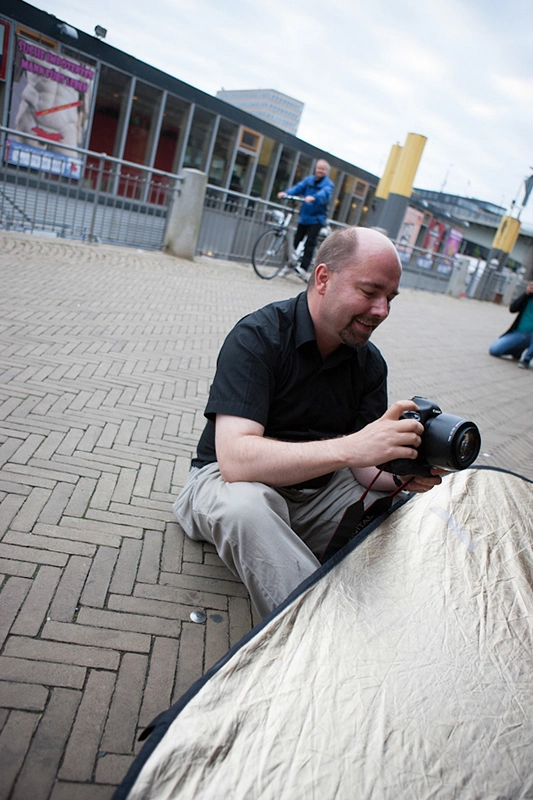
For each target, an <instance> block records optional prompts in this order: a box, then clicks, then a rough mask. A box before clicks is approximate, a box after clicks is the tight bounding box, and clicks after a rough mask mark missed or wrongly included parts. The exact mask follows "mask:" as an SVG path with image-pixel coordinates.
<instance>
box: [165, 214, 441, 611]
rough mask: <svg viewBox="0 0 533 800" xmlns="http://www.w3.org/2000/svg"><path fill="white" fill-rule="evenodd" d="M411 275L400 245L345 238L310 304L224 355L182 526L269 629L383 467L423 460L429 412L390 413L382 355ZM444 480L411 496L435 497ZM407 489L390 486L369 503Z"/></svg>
mask: <svg viewBox="0 0 533 800" xmlns="http://www.w3.org/2000/svg"><path fill="white" fill-rule="evenodd" d="M400 275H401V266H400V261H399V258H398V253H397V251H396V249H395V247H394V245H393V244H392V243H391V242H390V240H389V239H388V238H387V237H385V236H383V235H382V234H381V233H378V232H377V231H374V230H370V229H368V228H344V229H340V230H338V231H336V232H335V233H333V234H331V235H330V236H329V237H328V238H327V239H326V240H325V241H324V242H323V243H322V245H321V247H320V248H319V251H318V253H317V258H316V266H315V269H314V273H313V275H312V276H311V279H310V281H309V284H308V287H307V292H302V293H301V294H299V295H298V296H296V297H292V298H290V299H289V300H282V301H279V302H276V303H271V304H270V305H268V306H265V307H264V308H262V309H259V310H258V311H255V312H253V313H252V314H249V315H248V316H246V317H244V318H243V319H242V320H240V322H238V323H237V325H236V326H235V327H234V328H233V330H232V331H231V332H230V333H229V334H228V336H227V338H226V340H225V342H224V344H223V346H222V348H221V351H220V354H219V358H218V363H217V370H216V374H215V378H214V380H213V384H212V386H211V391H210V395H209V400H208V403H207V407H206V410H205V416H206V417H207V424H206V426H205V428H204V431H203V433H202V436H201V438H200V441H199V444H198V450H197V455H196V458H195V459H193V461H192V468H191V472H190V473H189V477H188V479H187V482H186V484H185V486H184V488H183V490H182V492H181V493H180V495H179V497H178V499H177V500H176V502H175V504H174V513H175V515H176V518H177V519H178V521H179V523H180V524H181V526H182V527H183V529H184V530H185V532H186V534H187V535H188V536H189V537H190V538H191V539H194V540H197V541H201V540H205V541H208V542H211V543H213V544H214V545H215V547H216V548H217V551H218V553H219V555H220V557H221V558H222V560H223V561H224V563H225V564H226V565H227V566H228V567H229V569H230V570H231V571H232V572H233V573H234V574H235V575H238V576H239V577H240V578H241V580H242V581H243V582H244V583H245V585H246V586H247V588H248V591H249V592H250V595H251V598H252V601H253V603H254V605H255V607H256V609H257V610H258V612H259V613H260V614H261V615H265V614H267V613H268V612H269V611H271V610H272V609H274V608H275V607H276V606H277V605H278V604H279V603H281V602H282V601H283V600H284V599H285V598H286V597H287V596H288V595H289V594H290V592H291V591H292V590H293V589H294V588H296V586H298V584H299V583H301V581H302V580H304V579H305V578H307V577H308V576H309V575H311V574H312V573H313V572H314V571H315V570H316V569H317V567H318V566H319V560H318V559H319V557H320V554H321V553H322V552H323V551H324V549H325V547H326V545H327V543H328V542H329V539H330V538H331V536H332V534H333V532H334V531H335V529H336V527H337V525H338V523H339V521H340V519H341V518H342V515H343V513H344V511H345V510H346V508H347V507H348V506H349V505H351V504H352V503H354V502H355V501H356V500H358V499H359V497H360V496H361V494H362V493H363V491H364V488H365V487H368V486H369V485H370V483H371V482H372V480H373V479H374V478H375V477H376V475H377V474H378V472H379V470H378V469H377V465H378V464H382V463H384V462H386V461H389V460H392V459H397V458H412V459H414V458H416V456H417V450H416V448H417V447H418V446H419V445H420V442H421V436H422V433H423V426H422V425H421V424H420V423H419V422H418V421H416V420H412V419H400V417H401V415H402V413H403V412H404V411H406V410H408V409H415V408H416V406H415V404H414V403H413V402H412V401H411V400H403V401H399V402H396V403H394V404H393V405H391V406H390V407H389V408H387V366H386V364H385V361H384V359H383V357H382V355H381V353H380V352H379V350H378V349H377V348H376V347H375V346H374V345H373V344H372V343H371V342H370V341H369V339H370V337H371V335H372V333H373V331H374V330H375V328H377V326H378V325H380V324H381V323H382V322H384V321H385V320H386V318H387V317H388V315H389V310H390V304H391V302H392V301H393V300H394V298H395V297H396V295H397V294H398V285H399V282H400ZM439 475H440V473H438V471H436V470H435V474H434V475H433V476H431V477H427V478H422V477H416V478H413V480H412V482H411V483H410V485H409V489H410V490H412V491H414V492H426V491H428V490H429V489H431V488H432V487H433V486H435V485H436V484H438V483H440V481H441V478H440V476H439ZM394 488H395V484H394V480H393V477H392V476H391V475H389V474H388V473H383V474H381V475H379V477H378V478H377V480H376V482H375V483H374V484H373V487H372V489H373V490H376V491H371V492H370V493H369V495H368V498H367V500H368V503H370V502H372V501H373V500H375V499H377V498H378V497H380V496H382V493H383V492H385V493H390V492H391V491H392V490H393V489H394Z"/></svg>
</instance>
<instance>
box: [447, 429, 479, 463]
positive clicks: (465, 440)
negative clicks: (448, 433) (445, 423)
mask: <svg viewBox="0 0 533 800" xmlns="http://www.w3.org/2000/svg"><path fill="white" fill-rule="evenodd" d="M480 445H481V439H480V436H479V431H478V429H477V428H476V427H475V426H471V427H466V428H463V429H462V430H460V431H459V432H458V434H457V436H456V437H455V439H454V441H453V442H452V448H453V453H454V457H455V460H456V462H457V464H458V469H465V468H466V467H469V466H470V464H472V463H473V462H474V461H475V460H476V458H477V455H478V453H479V448H480Z"/></svg>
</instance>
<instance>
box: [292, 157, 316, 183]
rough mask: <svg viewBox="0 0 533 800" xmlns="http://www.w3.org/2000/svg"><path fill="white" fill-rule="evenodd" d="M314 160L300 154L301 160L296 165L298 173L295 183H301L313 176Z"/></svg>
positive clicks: (296, 173)
mask: <svg viewBox="0 0 533 800" xmlns="http://www.w3.org/2000/svg"><path fill="white" fill-rule="evenodd" d="M312 163H313V162H312V159H311V157H310V156H304V155H303V154H302V153H300V158H299V159H298V163H297V165H296V172H295V173H294V183H299V182H300V181H302V180H303V179H304V178H306V177H307V176H308V175H310V174H311V164H312Z"/></svg>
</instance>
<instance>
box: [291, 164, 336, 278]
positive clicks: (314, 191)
mask: <svg viewBox="0 0 533 800" xmlns="http://www.w3.org/2000/svg"><path fill="white" fill-rule="evenodd" d="M329 170H330V165H329V163H328V162H327V161H326V160H325V159H323V158H320V159H319V160H318V161H317V162H316V166H315V171H314V174H313V175H309V176H308V177H307V178H304V179H303V180H302V181H300V182H299V183H297V184H295V186H292V187H291V188H290V189H287V190H286V191H284V192H278V198H283V197H294V196H298V197H303V198H304V201H303V203H302V207H301V209H300V216H299V219H298V227H297V228H296V233H295V234H294V247H295V248H296V247H298V245H299V244H300V242H302V241H303V240H304V239H305V244H304V252H303V256H302V260H301V262H300V265H299V267H297V272H298V273H299V274H300V275H301V276H302V277H305V278H308V277H309V276H308V274H307V273H308V270H309V267H310V265H311V261H312V260H313V253H314V252H315V247H316V241H317V238H318V234H319V233H320V229H321V228H322V227H323V226H324V225H325V224H326V222H327V214H328V205H329V201H330V200H331V195H332V192H333V183H332V181H331V180H330V179H329V178H328V174H329Z"/></svg>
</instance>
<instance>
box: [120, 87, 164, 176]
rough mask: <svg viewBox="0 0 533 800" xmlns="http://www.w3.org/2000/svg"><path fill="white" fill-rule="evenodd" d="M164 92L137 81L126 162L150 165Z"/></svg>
mask: <svg viewBox="0 0 533 800" xmlns="http://www.w3.org/2000/svg"><path fill="white" fill-rule="evenodd" d="M161 96H162V92H161V90H160V89H156V88H155V87H154V86H149V85H148V84H146V83H142V82H141V81H137V82H136V84H135V94H134V95H133V100H132V104H131V113H130V120H129V125H128V133H127V136H126V144H125V145H124V155H123V158H124V160H125V161H133V162H134V163H136V164H148V163H149V162H150V155H151V150H152V146H153V139H154V134H155V126H156V125H157V121H158V119H159V113H158V112H159V107H160V103H161Z"/></svg>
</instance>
